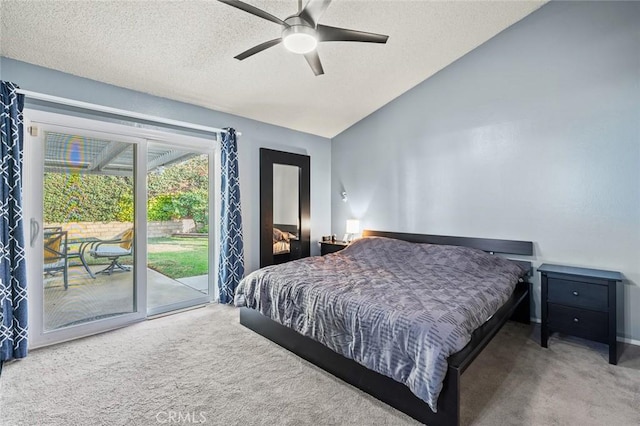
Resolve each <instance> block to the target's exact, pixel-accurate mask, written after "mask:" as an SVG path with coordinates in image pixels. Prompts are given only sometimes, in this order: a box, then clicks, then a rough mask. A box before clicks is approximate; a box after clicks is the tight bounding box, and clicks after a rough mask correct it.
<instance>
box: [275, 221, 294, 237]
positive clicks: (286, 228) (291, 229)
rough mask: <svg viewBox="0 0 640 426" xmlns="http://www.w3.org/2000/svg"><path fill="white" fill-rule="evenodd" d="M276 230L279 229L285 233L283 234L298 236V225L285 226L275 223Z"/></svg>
mask: <svg viewBox="0 0 640 426" xmlns="http://www.w3.org/2000/svg"><path fill="white" fill-rule="evenodd" d="M273 227H274V228H278V229H279V230H281V231H283V232H289V233H291V234H293V235H296V236H297V235H298V225H284V224H281V223H274V224H273Z"/></svg>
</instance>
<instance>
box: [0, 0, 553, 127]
mask: <svg viewBox="0 0 640 426" xmlns="http://www.w3.org/2000/svg"><path fill="white" fill-rule="evenodd" d="M0 2H1V3H2V6H1V7H2V10H1V15H0V19H1V20H2V22H1V24H2V26H1V31H2V32H1V33H0V54H2V55H3V56H6V57H10V58H14V59H18V60H21V61H25V62H29V63H33V64H37V65H41V66H44V67H48V68H53V69H57V70H60V71H64V72H68V73H71V74H75V75H79V76H82V77H87V78H90V79H94V80H98V81H102V82H106V83H110V84H114V85H117V86H121V87H126V88H130V89H134V90H138V91H142V92H146V93H151V94H153V95H158V96H162V97H166V98H170V99H175V100H179V101H184V102H189V103H192V104H196V105H201V106H204V107H208V108H211V109H215V110H219V111H224V112H229V113H232V114H237V115H240V116H243V117H249V118H253V119H256V120H260V121H264V122H267V123H272V124H276V125H280V126H284V127H288V128H291V129H296V130H301V131H304V132H308V133H313V134H317V135H320V136H325V137H333V136H335V135H336V134H338V133H340V132H341V131H343V130H344V129H346V128H348V127H349V126H351V125H352V124H354V123H356V122H357V121H359V120H361V119H362V118H364V117H365V116H367V115H369V114H370V113H372V112H373V111H375V110H376V109H378V108H380V107H381V106H383V105H384V104H386V103H387V102H389V101H391V100H392V99H394V98H396V97H397V96H399V95H401V94H402V93H404V92H406V91H407V90H409V89H410V88H412V87H413V86H415V85H416V84H418V83H420V82H421V81H423V80H425V79H426V78H428V77H429V76H431V75H433V74H434V73H436V72H437V71H439V70H440V69H442V68H444V67H445V66H447V65H448V64H450V63H452V62H453V61H455V60H456V59H458V58H459V57H461V56H463V55H464V54H465V53H467V52H469V51H470V50H472V49H474V48H475V47H477V46H479V45H480V44H482V43H483V42H485V41H486V40H488V39H489V38H491V37H493V36H494V35H496V34H497V33H499V32H500V31H502V30H503V29H505V28H507V27H509V26H510V25H512V24H513V23H515V22H517V21H519V20H520V19H522V18H523V17H525V16H526V15H528V14H529V13H531V12H533V11H534V10H536V9H537V8H539V7H540V6H541V5H542V4H544V1H506V2H500V1H486V2H484V1H482V2H480V1H468V2H461V1H449V2H432V1H399V0H395V1H372V0H371V1H349V0H335V1H334V2H333V3H332V4H331V5H330V6H329V9H328V10H327V11H326V13H325V14H324V16H323V17H322V18H321V19H320V23H323V24H325V25H331V26H338V27H347V28H352V29H359V30H363V31H370V32H377V33H382V34H388V35H389V36H390V37H389V41H388V43H387V44H386V45H379V44H367V43H323V44H321V45H320V46H319V47H318V52H319V54H320V57H321V59H322V63H323V65H324V70H325V75H323V76H319V77H315V76H314V75H313V73H312V71H311V69H310V68H309V66H308V65H307V63H306V62H305V60H304V58H303V57H302V56H298V55H295V54H292V53H289V52H287V51H286V50H285V49H284V47H282V46H281V45H279V46H276V47H273V48H271V49H268V50H266V51H264V52H262V53H260V54H258V55H256V56H253V57H251V58H248V59H246V60H245V61H242V62H240V61H237V60H235V59H233V57H234V56H235V55H237V54H238V53H240V52H242V51H244V50H246V49H248V48H249V47H252V46H254V45H256V44H258V43H261V42H263V41H266V40H270V39H273V38H276V37H278V36H279V35H280V30H281V28H280V26H279V25H277V24H274V23H271V22H269V21H265V20H262V19H260V18H257V17H255V16H252V15H249V14H247V13H244V12H242V11H240V10H237V9H235V8H232V7H229V6H227V5H224V4H222V3H219V2H217V1H213V0H210V1H204V0H200V1H151V0H150V1H124V0H123V1H60V0H58V1H55V0H50V1H6V0H0ZM246 2H247V3H250V4H252V5H255V6H257V7H260V8H263V9H265V10H267V11H268V12H270V13H271V14H273V15H275V16H278V17H280V18H284V17H286V16H289V15H291V14H293V13H295V11H296V9H297V2H296V0H287V1H264V0H246ZM26 89H28V88H26ZM219 125H221V126H222V125H224V123H219ZM240 130H241V129H240Z"/></svg>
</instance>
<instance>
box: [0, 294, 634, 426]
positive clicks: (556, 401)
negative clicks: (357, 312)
mask: <svg viewBox="0 0 640 426" xmlns="http://www.w3.org/2000/svg"><path fill="white" fill-rule="evenodd" d="M532 329H533V330H535V328H530V327H527V326H524V325H521V324H515V323H509V324H507V325H506V326H505V327H504V329H503V330H502V331H501V332H500V334H499V335H498V336H496V338H495V339H494V340H493V341H492V342H491V344H490V345H489V346H488V347H487V348H486V349H485V350H484V352H483V353H482V354H481V355H480V357H479V358H478V359H477V360H476V361H475V362H474V363H473V365H472V367H471V368H470V369H469V370H467V372H466V373H465V374H464V375H463V383H462V386H463V391H462V415H463V424H478V425H502V424H503V425H581V426H582V425H611V426H614V425H615V426H618V425H637V424H640V409H639V408H638V407H640V348H639V347H635V346H627V347H626V348H625V349H624V353H623V355H622V358H621V361H620V365H619V366H617V367H614V366H610V365H608V364H607V361H606V358H607V353H606V347H605V346H604V345H598V344H589V343H587V342H585V341H582V340H579V339H571V338H563V339H559V338H557V337H553V338H552V339H551V341H550V348H549V349H542V348H540V346H539V345H538V342H537V335H536V334H535V331H531V330H532ZM180 415H181V416H182V417H179V416H180ZM170 416H173V417H170ZM189 416H190V417H189ZM172 419H173V420H174V421H171V420H172ZM187 420H189V421H187ZM194 423H198V424H211V425H409V424H416V423H415V422H414V421H413V420H412V419H410V418H408V417H407V416H405V415H403V414H401V413H399V412H398V411H395V410H394V409H392V408H389V407H388V406H386V405H384V404H382V403H381V402H379V401H377V400H375V399H374V398H372V397H369V396H368V395H366V394H364V393H362V392H360V391H359V390H357V389H355V388H353V387H351V386H349V385H346V384H345V383H343V382H341V381H340V380H338V379H336V378H334V377H333V376H331V375H329V374H327V373H325V372H323V371H321V370H319V369H317V368H315V367H314V366H312V365H310V364H309V363H307V362H305V361H302V360H300V359H299V358H297V357H296V356H295V355H293V354H291V353H289V352H288V351H286V350H284V349H282V348H280V347H278V346H276V345H275V344H273V343H271V342H269V341H267V340H266V339H264V338H262V337H260V336H258V335H256V334H254V333H253V332H251V331H249V330H247V329H245V328H243V327H242V326H240V325H239V324H238V311H237V310H235V309H234V308H231V307H227V306H218V305H212V306H209V307H206V308H202V309H196V310H193V311H188V312H184V313H180V314H177V315H173V316H167V317H163V318H159V319H155V320H152V321H146V322H143V323H140V324H136V325H134V326H131V327H128V328H124V329H121V330H117V331H113V332H110V333H105V334H102V335H99V336H94V337H89V338H85V339H81V340H77V341H75V342H70V343H65V344H60V345H57V346H53V347H49V348H43V349H40V350H35V351H33V352H32V353H31V354H30V355H29V357H28V358H26V359H24V360H22V361H19V362H13V363H10V364H7V365H5V368H4V371H3V373H2V377H1V378H0V424H2V425H8V426H9V425H10V426H14V425H100V424H102V425H158V424H194Z"/></svg>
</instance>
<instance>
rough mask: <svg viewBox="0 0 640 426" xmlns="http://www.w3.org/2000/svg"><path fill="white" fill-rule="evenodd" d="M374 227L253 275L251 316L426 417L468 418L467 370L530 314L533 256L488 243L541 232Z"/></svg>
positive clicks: (315, 359)
mask: <svg viewBox="0 0 640 426" xmlns="http://www.w3.org/2000/svg"><path fill="white" fill-rule="evenodd" d="M364 236H365V237H371V238H365V239H363V240H361V241H359V242H356V243H354V244H352V246H350V247H349V248H347V249H345V250H343V251H342V252H340V253H336V254H332V255H329V256H325V257H322V258H307V259H303V260H301V261H298V262H295V263H290V264H287V265H279V266H271V267H268V268H263V269H261V270H259V271H256V272H254V273H252V274H250V275H249V276H247V278H246V279H245V280H243V282H242V283H241V285H240V286H239V287H238V291H237V293H236V305H238V306H245V307H243V308H242V309H241V313H240V322H241V324H243V325H245V326H246V327H248V328H250V329H252V330H254V331H256V332H258V333H259V334H261V335H263V336H265V337H267V338H269V339H271V340H273V341H274V342H276V343H278V344H280V345H281V346H283V347H285V348H287V349H289V350H291V351H293V352H294V353H296V354H298V355H299V356H301V357H303V358H305V359H307V360H309V361H311V362H312V363H314V364H316V365H318V366H319V367H321V368H323V369H325V370H327V371H329V372H330V373H332V374H334V375H336V376H338V377H340V378H341V379H343V380H345V381H347V382H348V383H351V384H353V385H355V386H357V387H359V388H360V389H362V390H364V391H365V392H368V393H370V394H371V395H373V396H375V397H377V398H378V399H380V400H382V401H384V402H386V403H388V404H389V405H391V406H393V407H395V408H397V409H399V410H401V411H403V412H405V413H406V414H408V415H410V416H412V417H414V418H415V419H417V420H419V421H421V422H423V423H428V424H434V425H437V424H458V422H459V379H460V375H461V374H462V372H464V370H465V369H466V368H467V367H468V365H469V364H470V363H471V361H472V360H473V359H474V358H475V357H476V356H477V354H478V353H479V352H480V351H481V350H482V348H484V346H486V344H487V343H488V342H489V341H490V340H491V338H492V337H493V336H494V335H495V334H496V333H497V332H498V330H499V329H500V327H501V326H502V325H503V324H504V323H505V322H506V320H507V319H508V318H510V317H514V318H515V319H518V320H520V321H523V322H528V319H529V310H528V308H529V284H528V283H527V282H526V281H523V280H522V279H521V278H522V277H523V276H525V275H526V271H528V270H530V264H528V262H515V263H514V262H511V261H507V260H505V259H503V258H502V257H500V256H490V255H488V254H486V253H484V252H490V253H491V254H494V253H510V254H517V255H531V254H532V243H530V242H522V241H506V240H489V239H475V238H462V237H444V236H433V235H419V234H400V233H387V232H379V231H365V232H364ZM416 242H417V243H427V244H412V243H416ZM516 263H517V264H516ZM387 288H393V291H387V290H386V289H387Z"/></svg>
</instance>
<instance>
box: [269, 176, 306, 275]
mask: <svg viewBox="0 0 640 426" xmlns="http://www.w3.org/2000/svg"><path fill="white" fill-rule="evenodd" d="M299 191H300V168H299V167H297V166H291V165H286V164H274V165H273V257H274V263H275V264H277V263H282V262H287V261H289V260H292V259H299V258H300V256H301V253H300V194H299Z"/></svg>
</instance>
